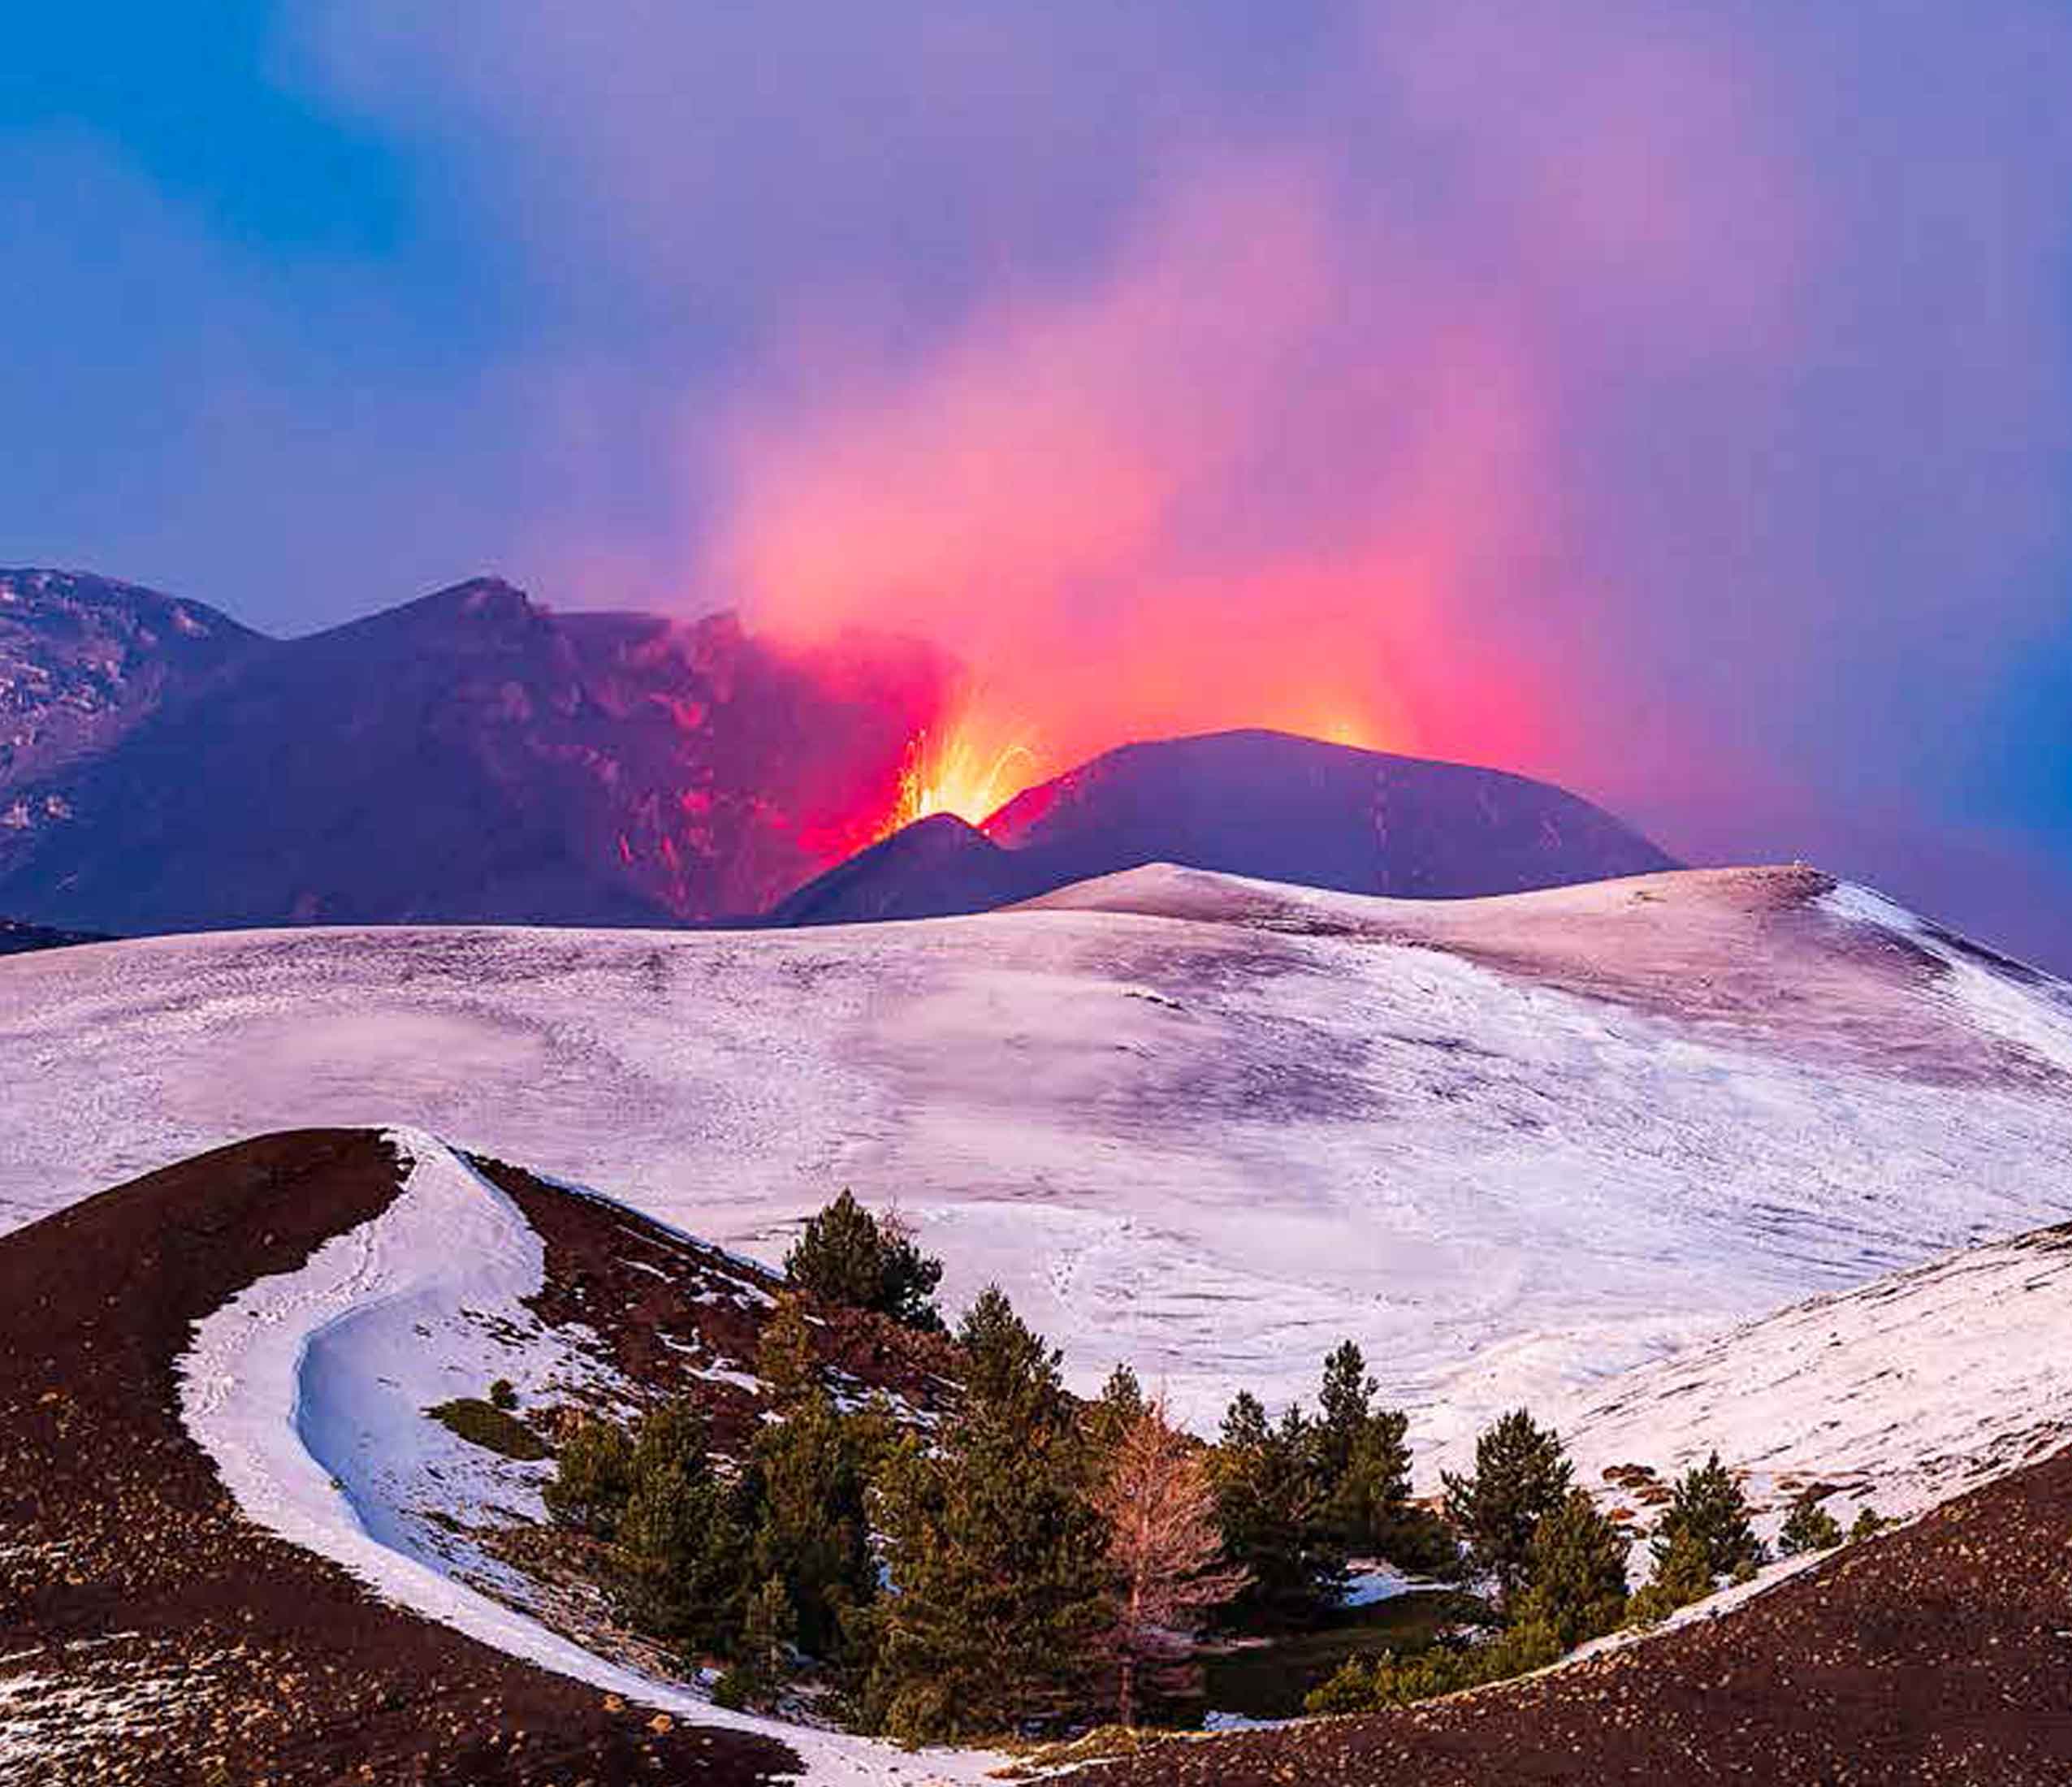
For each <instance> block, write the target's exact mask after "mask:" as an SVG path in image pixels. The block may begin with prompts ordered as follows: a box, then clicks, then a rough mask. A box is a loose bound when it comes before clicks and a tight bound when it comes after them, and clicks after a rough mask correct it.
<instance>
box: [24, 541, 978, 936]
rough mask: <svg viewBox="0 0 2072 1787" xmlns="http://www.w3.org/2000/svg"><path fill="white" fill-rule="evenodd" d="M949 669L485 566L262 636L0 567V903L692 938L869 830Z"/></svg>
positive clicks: (182, 925) (38, 910)
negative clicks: (576, 592) (308, 628)
mask: <svg viewBox="0 0 2072 1787" xmlns="http://www.w3.org/2000/svg"><path fill="white" fill-rule="evenodd" d="M945 675H946V670H945V665H944V664H943V663H942V661H941V660H940V658H939V657H938V656H937V655H936V654H935V653H933V652H932V651H930V650H928V648H926V647H922V646H919V645H915V644H913V643H906V642H898V641H891V640H879V639H859V640H851V641H849V642H846V643H845V645H844V647H843V648H842V651H841V654H840V657H839V662H838V663H837V662H833V661H832V660H831V661H829V662H828V663H822V662H820V661H819V660H816V659H815V657H813V656H811V654H800V653H783V652H779V651H776V650H775V649H774V648H772V647H770V646H768V644H766V643H763V642H761V641H759V640H758V639H756V638H754V637H752V636H751V635H750V634H747V633H746V632H745V631H744V630H743V629H742V626H741V625H740V623H739V622H738V621H737V620H736V619H735V618H734V617H732V616H730V615H725V614H720V615H711V616H707V617H704V618H703V619H700V620H697V621H688V622H677V621H671V620H668V619H665V618H664V617H659V616H649V615H638V614H604V613H580V614H561V613H558V612H554V611H552V610H549V609H547V608H543V607H542V606H540V605H539V604H536V603H534V602H533V601H532V600H530V599H529V598H528V597H527V596H526V595H525V594H524V593H523V592H521V591H518V590H517V589H514V588H513V587H512V586H510V585H509V584H508V583H504V582H501V581H500V580H498V579H495V578H476V579H474V580H471V581H470V582H465V583H461V584H456V585H455V586H453V587H452V588H451V589H447V590H442V591H438V592H437V593H436V594H434V595H428V596H426V597H424V598H422V599H419V600H417V601H414V602H411V603H409V604H405V605H404V606H402V607H400V608H391V609H389V610H387V611H386V612H381V613H378V614H374V615H371V616H370V617H366V618H365V619H363V620H360V621H353V622H352V623H350V624H349V625H344V626H340V627H335V628H333V629H331V630H329V631H327V632H324V633H319V634H313V635H311V636H309V637H308V638H297V639H287V640H282V639H273V638H266V636H264V635H262V634H257V633H253V632H251V631H249V630H247V629H244V628H243V627H240V626H238V625H237V624H236V622H234V621H231V620H229V619H228V617H226V616H223V615H221V614H218V613H217V612H215V611H214V610H213V609H210V608H205V607H203V606H202V605H201V604H198V603H192V602H188V601H184V600H181V599H175V598H172V597H170V596H166V595H160V594H158V593H157V592H156V591H149V590H144V589H140V588H138V587H136V586H133V585H130V584H124V583H118V582H113V581H111V580H109V579H105V578H94V577H90V576H87V575H84V574H81V573H67V572H54V571H43V570H34V569H24V570H4V569H0V911H8V912H11V913H13V914H15V915H18V916H19V917H21V918H23V919H30V920H33V921H35V922H37V923H39V924H54V925H63V926H66V927H68V928H79V929H93V930H109V931H116V932H126V933H130V934H140V933H146V932H170V931H189V930H209V929H223V928H241V927H248V926H268V925H278V924H387V923H408V922H413V921H417V922H426V923H482V924H498V923H507V924H578V925H620V926H626V925H674V924H685V923H693V922H699V921H703V920H707V919H712V918H715V917H717V916H720V915H727V914H744V913H752V912H755V911H759V910H760V909H761V908H762V907H763V906H765V905H767V904H768V902H769V901H770V900H771V899H772V898H775V897H776V895H777V894H780V893H781V892H782V891H783V890H784V889H786V888H789V887H793V886H795V885H798V882H799V881H800V880H801V879H802V878H803V877H804V876H808V875H810V874H811V873H813V872H815V870H817V869H819V868H823V867H824V866H825V865H826V864H828V863H829V862H831V861H834V860H837V859H839V858H840V857H841V856H842V855H845V854H846V853H847V852H848V851H850V850H854V848H856V846H858V845H859V844H860V843H862V842H864V841H866V840H867V839H868V838H869V837H871V836H872V835H873V833H874V831H875V829H876V815H877V814H879V813H880V812H881V811H884V810H885V807H887V806H888V805H889V802H890V800H891V799H892V798H893V793H894V790H896V789H897V786H898V777H899V772H900V767H901V764H902V760H903V758H904V755H905V753H906V749H907V746H908V742H909V741H910V739H911V737H912V734H913V732H914V729H915V725H916V724H917V721H918V722H919V723H925V721H926V720H927V719H928V716H931V715H932V712H934V710H935V707H936V704H937V702H938V701H939V699H940V697H941V690H942V688H943V686H944V683H945Z"/></svg>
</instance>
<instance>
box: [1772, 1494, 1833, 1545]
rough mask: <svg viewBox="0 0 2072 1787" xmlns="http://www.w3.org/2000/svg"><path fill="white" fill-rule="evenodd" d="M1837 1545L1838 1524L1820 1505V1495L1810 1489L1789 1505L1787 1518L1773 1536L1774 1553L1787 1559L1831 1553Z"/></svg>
mask: <svg viewBox="0 0 2072 1787" xmlns="http://www.w3.org/2000/svg"><path fill="white" fill-rule="evenodd" d="M1841 1542H1842V1530H1841V1523H1840V1522H1839V1521H1836V1518H1835V1517H1834V1516H1833V1515H1832V1514H1830V1513H1829V1512H1828V1511H1827V1509H1826V1508H1823V1507H1822V1506H1821V1505H1820V1493H1819V1491H1818V1490H1813V1489H1809V1490H1807V1491H1806V1492H1805V1494H1803V1495H1801V1496H1800V1497H1799V1498H1798V1499H1797V1501H1795V1502H1793V1504H1792V1511H1791V1515H1790V1517H1789V1519H1787V1520H1786V1521H1785V1522H1784V1528H1783V1530H1781V1531H1780V1533H1779V1534H1777V1549H1778V1550H1779V1551H1782V1552H1783V1553H1784V1556H1787V1557H1797V1556H1800V1555H1801V1554H1802V1553H1803V1552H1806V1551H1832V1550H1833V1549H1834V1548H1835V1547H1836V1546H1837V1545H1839V1544H1841Z"/></svg>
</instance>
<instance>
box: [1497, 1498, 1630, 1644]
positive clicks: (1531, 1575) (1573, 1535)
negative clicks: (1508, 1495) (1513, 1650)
mask: <svg viewBox="0 0 2072 1787" xmlns="http://www.w3.org/2000/svg"><path fill="white" fill-rule="evenodd" d="M1629 1543H1630V1541H1629V1539H1628V1538H1627V1537H1626V1535H1625V1534H1624V1533H1622V1532H1620V1530H1619V1529H1618V1527H1617V1526H1616V1525H1615V1524H1614V1523H1613V1522H1612V1521H1610V1520H1608V1519H1607V1518H1606V1517H1604V1516H1603V1514H1601V1513H1599V1512H1598V1507H1597V1504H1596V1503H1595V1502H1594V1501H1593V1500H1592V1499H1590V1493H1589V1491H1586V1490H1581V1489H1572V1490H1570V1491H1568V1495H1566V1496H1565V1497H1564V1499H1563V1500H1562V1502H1561V1505H1560V1506H1559V1507H1558V1508H1555V1510H1554V1512H1552V1513H1551V1514H1547V1515H1545V1516H1543V1517H1542V1519H1541V1520H1540V1521H1539V1524H1538V1525H1536V1526H1535V1527H1534V1528H1533V1537H1532V1542H1531V1543H1530V1545H1529V1547H1527V1550H1526V1558H1525V1577H1526V1584H1527V1586H1526V1587H1525V1592H1524V1593H1523V1594H1520V1597H1519V1599H1518V1604H1517V1607H1516V1610H1515V1616H1516V1622H1517V1623H1518V1624H1519V1625H1530V1624H1533V1622H1535V1621H1537V1622H1538V1623H1541V1624H1542V1625H1545V1626H1546V1629H1548V1631H1550V1632H1551V1633H1552V1634H1553V1635H1554V1637H1555V1640H1556V1641H1557V1642H1558V1643H1559V1646H1560V1648H1561V1649H1563V1650H1564V1651H1566V1650H1571V1649H1572V1648H1573V1647H1574V1646H1577V1645H1579V1644H1581V1643H1583V1642H1585V1641H1586V1640H1588V1639H1590V1638H1598V1637H1599V1636H1601V1635H1602V1634H1603V1633H1607V1632H1609V1631H1611V1630H1612V1629H1614V1628H1615V1627H1616V1626H1617V1625H1618V1624H1619V1622H1620V1619H1621V1617H1622V1616H1624V1612H1625V1608H1626V1551H1627V1548H1628V1547H1629Z"/></svg>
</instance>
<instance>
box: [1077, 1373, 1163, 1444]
mask: <svg viewBox="0 0 2072 1787" xmlns="http://www.w3.org/2000/svg"><path fill="white" fill-rule="evenodd" d="M1147 1406H1148V1404H1146V1403H1145V1401H1144V1387H1143V1385H1141V1384H1140V1383H1139V1382H1137V1374H1135V1372H1134V1371H1132V1370H1131V1369H1130V1368H1129V1367H1128V1366H1127V1365H1118V1366H1116V1367H1115V1369H1114V1370H1113V1371H1111V1372H1110V1373H1109V1374H1108V1381H1107V1382H1105V1384H1103V1385H1102V1386H1101V1394H1100V1395H1098V1396H1097V1397H1096V1398H1095V1399H1094V1400H1092V1402H1090V1403H1088V1404H1087V1407H1086V1412H1085V1415H1084V1421H1085V1426H1086V1435H1087V1443H1088V1444H1089V1445H1090V1446H1092V1447H1093V1449H1094V1451H1095V1452H1097V1454H1101V1455H1102V1456H1105V1455H1106V1454H1107V1453H1108V1452H1110V1451H1111V1450H1113V1449H1114V1446H1115V1445H1116V1443H1118V1441H1119V1440H1120V1439H1122V1437H1123V1434H1127V1432H1129V1430H1131V1428H1132V1427H1134V1426H1135V1425H1136V1423H1137V1421H1138V1420H1139V1418H1140V1417H1141V1416H1142V1415H1143V1413H1144V1409H1145V1408H1146V1407H1147Z"/></svg>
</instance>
